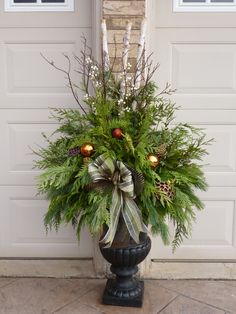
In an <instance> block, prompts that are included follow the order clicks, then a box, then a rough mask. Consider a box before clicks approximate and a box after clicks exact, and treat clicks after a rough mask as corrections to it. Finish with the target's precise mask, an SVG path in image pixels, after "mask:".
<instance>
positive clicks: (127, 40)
mask: <svg viewBox="0 0 236 314" xmlns="http://www.w3.org/2000/svg"><path fill="white" fill-rule="evenodd" d="M131 28H132V23H131V22H128V23H127V25H126V30H125V34H124V37H123V53H122V64H123V71H124V73H123V80H122V82H121V96H123V95H124V93H125V87H126V74H127V73H126V72H127V65H128V57H129V47H130V33H131Z"/></svg>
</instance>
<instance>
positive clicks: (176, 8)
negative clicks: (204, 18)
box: [173, 0, 236, 12]
mask: <svg viewBox="0 0 236 314" xmlns="http://www.w3.org/2000/svg"><path fill="white" fill-rule="evenodd" d="M173 12H236V0H233V1H232V2H223V1H222V2H214V0H213V1H212V0H205V1H204V0H203V2H195V1H192V2H191V1H188V2H185V1H184V0H173Z"/></svg>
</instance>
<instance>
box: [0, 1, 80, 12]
mask: <svg viewBox="0 0 236 314" xmlns="http://www.w3.org/2000/svg"><path fill="white" fill-rule="evenodd" d="M4 9H5V11H6V12H41V11H50V12H54V11H55V12H57V11H74V0H65V1H64V2H55V3H53V2H51V3H49V2H48V3H46V2H43V0H35V2H34V3H30V2H25V3H16V2H15V1H14V0H5V8H4Z"/></svg>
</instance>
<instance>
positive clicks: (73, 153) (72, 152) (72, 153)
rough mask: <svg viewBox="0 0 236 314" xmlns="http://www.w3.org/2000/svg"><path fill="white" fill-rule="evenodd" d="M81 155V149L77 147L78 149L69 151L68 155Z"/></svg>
mask: <svg viewBox="0 0 236 314" xmlns="http://www.w3.org/2000/svg"><path fill="white" fill-rule="evenodd" d="M79 153H80V147H79V146H76V147H74V148H71V149H69V151H68V155H69V156H70V157H74V156H76V155H78V154H79Z"/></svg>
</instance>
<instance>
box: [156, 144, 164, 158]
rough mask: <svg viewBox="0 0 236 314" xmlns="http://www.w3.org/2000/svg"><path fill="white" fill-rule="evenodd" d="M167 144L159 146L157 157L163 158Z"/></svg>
mask: <svg viewBox="0 0 236 314" xmlns="http://www.w3.org/2000/svg"><path fill="white" fill-rule="evenodd" d="M166 149H167V144H165V143H164V144H161V145H160V146H159V147H158V148H157V151H156V154H157V156H158V157H163V156H165V154H166Z"/></svg>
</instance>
